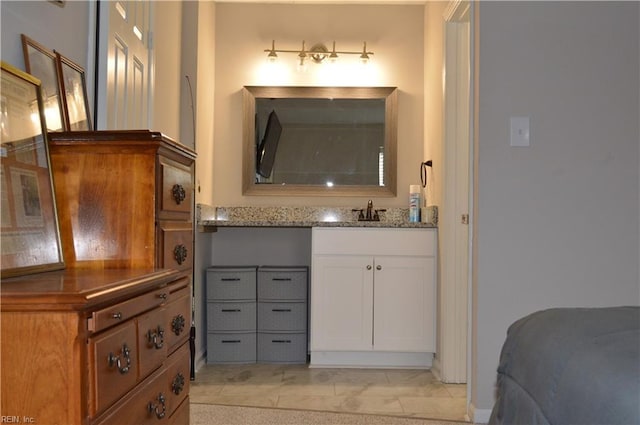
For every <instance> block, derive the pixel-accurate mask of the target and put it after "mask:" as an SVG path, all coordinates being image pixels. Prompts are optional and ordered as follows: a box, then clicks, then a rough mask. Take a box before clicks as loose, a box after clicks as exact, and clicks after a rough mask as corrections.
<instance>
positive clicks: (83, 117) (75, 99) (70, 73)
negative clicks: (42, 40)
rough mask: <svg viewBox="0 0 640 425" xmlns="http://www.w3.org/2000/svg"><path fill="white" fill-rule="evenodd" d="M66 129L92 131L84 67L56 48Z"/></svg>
mask: <svg viewBox="0 0 640 425" xmlns="http://www.w3.org/2000/svg"><path fill="white" fill-rule="evenodd" d="M54 53H55V54H56V59H57V65H58V81H59V82H60V93H62V109H63V111H64V114H63V115H64V120H65V126H64V127H65V130H66V131H92V130H93V126H92V124H91V118H90V115H89V101H88V98H87V81H86V77H85V72H84V68H82V67H81V66H80V65H78V64H77V63H75V62H73V61H72V60H70V59H69V58H67V57H65V56H64V55H62V54H60V52H58V51H56V50H54Z"/></svg>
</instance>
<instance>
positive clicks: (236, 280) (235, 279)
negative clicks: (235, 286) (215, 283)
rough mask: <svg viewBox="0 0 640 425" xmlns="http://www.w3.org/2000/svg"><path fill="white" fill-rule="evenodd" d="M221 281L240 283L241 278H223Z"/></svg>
mask: <svg viewBox="0 0 640 425" xmlns="http://www.w3.org/2000/svg"><path fill="white" fill-rule="evenodd" d="M220 280H221V281H223V282H238V281H239V280H240V278H239V277H223V278H222V279H220Z"/></svg>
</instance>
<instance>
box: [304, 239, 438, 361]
mask: <svg viewBox="0 0 640 425" xmlns="http://www.w3.org/2000/svg"><path fill="white" fill-rule="evenodd" d="M435 256H436V230H435V229H427V228H324V227H320V228H314V229H313V230H312V267H311V269H312V276H311V297H310V300H311V329H310V336H311V364H312V365H314V364H315V365H333V366H341V365H343V366H358V365H360V366H389V367H429V366H431V361H432V358H433V353H434V352H435V318H436V291H435V278H436V275H435V273H436V257H435Z"/></svg>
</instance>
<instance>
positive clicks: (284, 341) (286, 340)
mask: <svg viewBox="0 0 640 425" xmlns="http://www.w3.org/2000/svg"><path fill="white" fill-rule="evenodd" d="M271 342H273V343H275V344H291V340H290V339H272V340H271Z"/></svg>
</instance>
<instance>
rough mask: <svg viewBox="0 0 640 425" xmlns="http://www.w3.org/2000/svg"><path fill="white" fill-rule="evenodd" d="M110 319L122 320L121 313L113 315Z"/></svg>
mask: <svg viewBox="0 0 640 425" xmlns="http://www.w3.org/2000/svg"><path fill="white" fill-rule="evenodd" d="M111 317H112V318H113V319H116V320H122V312H120V311H119V312H117V313H113V314H112V315H111Z"/></svg>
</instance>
